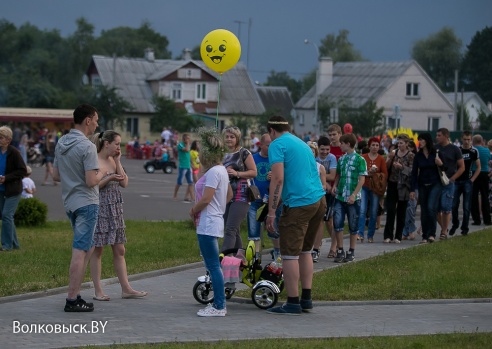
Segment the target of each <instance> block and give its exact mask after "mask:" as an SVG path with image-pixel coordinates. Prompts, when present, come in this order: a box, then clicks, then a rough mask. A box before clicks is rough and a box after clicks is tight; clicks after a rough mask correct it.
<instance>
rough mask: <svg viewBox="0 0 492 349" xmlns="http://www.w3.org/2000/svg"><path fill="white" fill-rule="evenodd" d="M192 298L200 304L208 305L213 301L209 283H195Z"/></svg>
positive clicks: (212, 292)
mask: <svg viewBox="0 0 492 349" xmlns="http://www.w3.org/2000/svg"><path fill="white" fill-rule="evenodd" d="M193 297H195V299H196V301H197V302H198V303H201V304H209V303H212V302H213V301H214V290H213V288H212V283H211V282H206V281H197V282H195V286H193Z"/></svg>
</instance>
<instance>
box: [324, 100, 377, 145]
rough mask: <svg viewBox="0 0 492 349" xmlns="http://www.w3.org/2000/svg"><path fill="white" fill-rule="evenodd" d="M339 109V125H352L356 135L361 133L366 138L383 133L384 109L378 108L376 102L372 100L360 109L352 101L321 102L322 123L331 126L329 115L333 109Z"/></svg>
mask: <svg viewBox="0 0 492 349" xmlns="http://www.w3.org/2000/svg"><path fill="white" fill-rule="evenodd" d="M335 107H336V108H338V115H339V121H338V124H339V125H344V124H346V123H350V124H352V126H353V128H354V133H360V134H361V135H362V136H364V137H371V136H375V135H377V134H379V133H381V132H382V131H383V126H384V108H383V107H380V108H378V106H377V104H376V102H375V101H373V100H370V101H367V102H366V103H364V104H363V105H361V106H359V107H354V106H353V105H352V104H351V102H350V101H347V100H341V101H338V103H336V102H333V101H331V102H327V101H321V102H320V104H319V112H320V115H321V117H320V118H321V122H322V123H323V125H325V126H327V125H329V124H330V121H329V120H328V115H330V109H331V108H335Z"/></svg>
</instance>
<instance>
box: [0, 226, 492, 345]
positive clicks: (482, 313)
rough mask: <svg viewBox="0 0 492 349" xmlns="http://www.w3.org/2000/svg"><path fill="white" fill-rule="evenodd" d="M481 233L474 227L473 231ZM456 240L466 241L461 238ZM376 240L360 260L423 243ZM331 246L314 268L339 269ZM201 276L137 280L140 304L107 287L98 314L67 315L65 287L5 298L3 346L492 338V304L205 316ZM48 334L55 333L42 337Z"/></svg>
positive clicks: (245, 306) (247, 309)
mask: <svg viewBox="0 0 492 349" xmlns="http://www.w3.org/2000/svg"><path fill="white" fill-rule="evenodd" d="M483 228H484V227H483V226H482V227H474V226H472V227H471V231H476V230H479V229H483ZM457 237H458V238H461V237H460V235H459V234H458V236H457ZM375 240H376V241H377V242H376V243H372V244H368V243H363V244H358V246H357V249H356V262H357V261H359V260H363V259H366V258H369V257H372V256H376V255H379V254H382V253H388V252H393V251H396V250H399V249H403V248H409V247H413V246H415V245H417V244H418V242H419V241H420V240H419V239H416V240H414V241H403V242H402V243H401V244H383V243H382V242H381V241H382V240H383V239H382V229H380V230H379V232H378V233H377V234H376V239H375ZM436 243H439V242H436ZM346 245H348V241H346ZM328 248H329V243H328V242H326V241H325V242H324V244H323V247H322V254H321V258H320V262H319V263H316V264H315V269H316V270H323V269H327V268H334V267H340V265H338V264H335V263H333V260H332V259H330V260H328V259H327V258H326V255H327V253H328ZM415 248H419V247H415ZM264 258H265V261H269V260H270V257H269V256H265V257H264ZM203 273H204V269H203V267H202V265H201V263H195V264H192V265H188V266H183V267H179V268H173V269H169V270H161V271H155V272H150V273H145V274H141V275H133V276H132V277H131V279H132V280H133V282H132V284H133V286H134V287H135V288H136V289H139V290H146V291H149V293H150V294H149V296H148V297H147V298H145V299H140V300H132V299H130V300H127V299H121V297H120V292H121V289H120V286H119V284H117V283H113V282H114V281H113V280H106V283H108V284H109V285H107V286H106V287H105V291H106V293H107V294H108V295H109V296H110V297H111V298H112V299H111V301H109V302H96V301H94V303H95V311H94V312H92V313H65V312H64V311H63V306H64V302H65V295H66V290H65V289H57V290H50V291H49V292H45V293H39V294H30V295H20V296H13V297H5V298H0V338H1V339H0V343H1V344H0V347H1V348H62V347H72V346H84V345H111V344H114V343H145V342H149V343H155V342H175V341H178V342H184V341H216V340H221V339H231V340H232V339H234V340H235V339H254V338H277V337H279V338H314V337H349V336H351V337H358V336H382V335H413V334H435V333H454V332H470V333H471V332H492V317H491V316H490V314H492V303H491V302H492V300H491V299H471V300H470V299H467V300H428V301H373V302H315V303H314V305H315V309H314V311H313V312H312V313H310V314H303V315H302V316H297V317H285V316H279V315H269V314H267V313H266V312H265V311H262V310H260V309H258V308H257V307H256V306H255V305H254V304H253V303H252V302H251V301H246V300H244V299H238V298H234V297H233V298H232V299H231V300H230V301H229V302H228V303H227V309H228V314H227V316H226V317H225V318H199V317H198V316H196V312H197V311H198V309H200V308H201V307H203V305H201V304H198V303H197V302H196V301H195V300H194V298H193V295H192V288H193V285H194V283H195V281H196V278H197V277H198V276H200V275H203ZM340 287H343V285H340ZM81 293H82V297H83V298H85V299H86V300H87V301H89V300H90V299H91V298H92V295H93V290H92V289H84V290H83V291H82V292H81ZM16 321H18V323H17V322H16ZM273 322H275V323H277V324H278V323H281V324H282V326H281V327H280V328H279V327H278V326H275V329H274V330H273V329H272V326H271V324H272V323H273ZM14 325H16V326H15V328H14ZM23 325H24V326H23ZM39 325H44V326H43V327H42V329H43V331H42V333H34V332H33V333H23V332H25V330H26V329H27V328H30V329H31V327H32V328H33V329H34V328H36V329H39ZM93 325H94V327H92V326H93ZM103 325H105V327H104V331H103ZM51 326H53V327H51ZM58 326H59V328H63V326H65V328H69V327H71V328H72V329H75V330H77V332H80V329H81V328H84V329H86V330H87V331H88V332H89V333H65V334H64V333H55V329H56V328H57V327H58ZM23 330H24V331H23ZM50 330H52V331H53V333H44V332H46V331H48V332H51V331H50ZM96 330H97V333H94V332H96ZM14 331H15V332H18V333H14Z"/></svg>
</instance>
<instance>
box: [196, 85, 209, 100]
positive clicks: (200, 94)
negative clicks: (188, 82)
mask: <svg viewBox="0 0 492 349" xmlns="http://www.w3.org/2000/svg"><path fill="white" fill-rule="evenodd" d="M195 91H196V94H195V98H196V100H199V101H206V100H207V84H205V83H203V84H196V87H195Z"/></svg>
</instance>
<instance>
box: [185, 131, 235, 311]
mask: <svg viewBox="0 0 492 349" xmlns="http://www.w3.org/2000/svg"><path fill="white" fill-rule="evenodd" d="M198 134H199V135H200V137H201V152H200V155H199V158H200V163H201V171H202V173H203V176H202V177H201V178H200V179H199V180H198V181H197V183H196V184H195V194H196V195H195V205H194V206H193V207H192V208H191V210H190V216H191V217H192V218H193V220H194V221H195V225H196V233H197V238H198V245H199V246H200V252H201V254H202V257H203V261H204V263H205V267H206V268H207V270H208V271H209V273H210V277H211V279H212V286H213V289H214V303H213V304H210V305H209V306H207V307H206V308H205V309H201V310H199V311H198V312H197V315H198V316H206V317H210V316H225V315H226V313H227V309H226V303H225V292H224V276H223V274H222V269H221V268H220V261H219V242H218V239H219V238H220V237H223V236H224V218H223V216H224V213H225V210H226V205H227V202H228V201H230V200H231V198H232V188H231V186H230V184H229V176H228V174H227V170H226V169H225V167H224V166H222V158H223V157H224V142H223V140H222V136H220V135H219V134H218V133H217V130H216V129H215V128H200V129H199V130H198Z"/></svg>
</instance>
